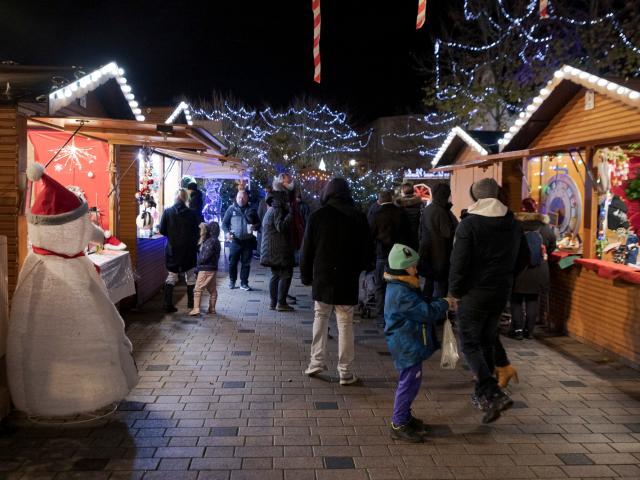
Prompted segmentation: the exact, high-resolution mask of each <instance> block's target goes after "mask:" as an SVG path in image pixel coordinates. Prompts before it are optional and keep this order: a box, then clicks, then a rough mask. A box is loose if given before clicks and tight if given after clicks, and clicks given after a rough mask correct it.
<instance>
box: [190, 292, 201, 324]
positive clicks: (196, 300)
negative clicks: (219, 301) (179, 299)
mask: <svg viewBox="0 0 640 480" xmlns="http://www.w3.org/2000/svg"><path fill="white" fill-rule="evenodd" d="M187 292H189V290H187ZM187 294H188V293H187ZM201 298H202V292H201V291H197V292H193V310H191V311H190V312H189V315H191V316H192V317H195V316H196V315H200V299H201Z"/></svg>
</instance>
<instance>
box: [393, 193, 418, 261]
mask: <svg viewBox="0 0 640 480" xmlns="http://www.w3.org/2000/svg"><path fill="white" fill-rule="evenodd" d="M395 203H396V205H397V206H398V207H400V208H402V209H403V210H404V212H405V213H406V214H407V217H408V218H409V225H410V226H411V241H410V242H408V243H407V244H406V245H408V246H409V247H411V248H413V249H414V250H416V251H418V247H419V241H418V237H419V232H420V215H421V214H422V207H423V204H422V198H420V197H419V196H417V195H416V194H415V193H414V191H413V184H411V183H410V182H405V183H403V184H402V186H401V187H400V196H399V197H398V198H396V202H395Z"/></svg>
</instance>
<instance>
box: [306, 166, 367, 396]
mask: <svg viewBox="0 0 640 480" xmlns="http://www.w3.org/2000/svg"><path fill="white" fill-rule="evenodd" d="M320 203H321V205H322V207H321V208H319V209H318V210H316V211H315V212H313V213H312V214H311V216H310V217H309V223H308V224H307V229H306V232H305V236H304V240H303V242H302V250H301V253H300V276H301V279H302V283H303V284H304V285H312V294H313V299H314V300H315V317H314V321H313V340H312V344H311V360H310V362H309V367H308V368H307V369H306V370H305V373H306V374H307V375H310V376H311V375H316V374H318V373H320V372H322V371H324V370H326V369H327V366H326V363H325V361H326V360H325V359H326V353H327V352H326V350H327V334H328V330H327V329H328V326H329V316H330V315H331V312H332V310H334V309H335V311H336V319H337V323H338V335H339V338H338V357H339V358H338V373H339V374H340V384H341V385H350V384H353V383H355V382H357V381H358V379H357V378H356V376H355V375H354V373H353V370H352V364H353V359H354V355H355V345H354V337H353V307H354V305H356V304H357V303H358V280H359V278H360V272H362V271H363V270H368V269H369V270H370V269H371V266H372V264H373V242H372V241H371V240H370V236H369V228H368V225H367V218H366V217H365V215H364V213H362V212H360V211H359V210H358V209H357V208H356V207H355V206H354V203H353V199H352V198H351V192H350V190H349V184H348V183H347V182H346V180H344V179H342V178H334V179H333V180H331V181H330V182H329V183H328V184H327V186H326V187H325V189H324V191H323V192H322V196H321V199H320Z"/></svg>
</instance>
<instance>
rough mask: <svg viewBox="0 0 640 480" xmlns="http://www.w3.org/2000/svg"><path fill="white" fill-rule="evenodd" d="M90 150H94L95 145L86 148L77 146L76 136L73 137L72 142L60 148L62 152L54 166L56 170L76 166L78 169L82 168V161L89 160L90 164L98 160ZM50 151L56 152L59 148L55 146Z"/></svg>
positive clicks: (59, 170)
mask: <svg viewBox="0 0 640 480" xmlns="http://www.w3.org/2000/svg"><path fill="white" fill-rule="evenodd" d="M90 150H93V147H88V148H84V147H78V146H76V141H75V138H72V139H71V142H70V143H69V144H68V145H66V146H65V147H64V148H63V149H62V150H60V154H59V155H58V158H56V162H55V166H54V167H53V168H54V169H55V171H56V172H61V171H62V170H64V169H65V168H69V169H70V170H71V169H72V168H74V167H75V168H77V169H78V170H82V162H87V163H88V164H89V165H90V164H92V163H93V162H95V160H96V156H95V155H94V154H92V153H89V152H90ZM49 151H50V152H52V153H55V152H57V151H58V149H57V148H53V149H51V150H49Z"/></svg>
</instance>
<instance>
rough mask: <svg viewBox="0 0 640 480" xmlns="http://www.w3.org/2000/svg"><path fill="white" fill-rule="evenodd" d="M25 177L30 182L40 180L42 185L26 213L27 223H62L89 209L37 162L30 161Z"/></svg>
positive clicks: (83, 213)
mask: <svg viewBox="0 0 640 480" xmlns="http://www.w3.org/2000/svg"><path fill="white" fill-rule="evenodd" d="M27 178H28V179H29V180H31V181H32V182H38V181H40V182H42V187H43V188H42V189H41V190H40V192H39V193H38V195H37V196H36V199H35V201H34V202H33V206H32V207H31V210H30V211H29V213H28V214H27V221H28V222H29V223H32V224H34V225H62V224H64V223H68V222H71V221H72V220H75V219H77V218H80V217H81V216H83V215H85V214H86V213H87V212H88V211H89V208H88V206H87V204H86V203H84V202H83V201H82V200H80V199H79V198H78V197H77V196H76V195H75V194H74V193H73V192H71V191H69V190H67V189H66V188H65V187H64V186H62V185H60V184H59V183H58V182H56V181H55V180H54V179H53V178H51V177H50V176H49V175H47V174H46V173H44V166H42V165H40V164H39V163H32V164H31V165H29V166H28V167H27Z"/></svg>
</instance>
